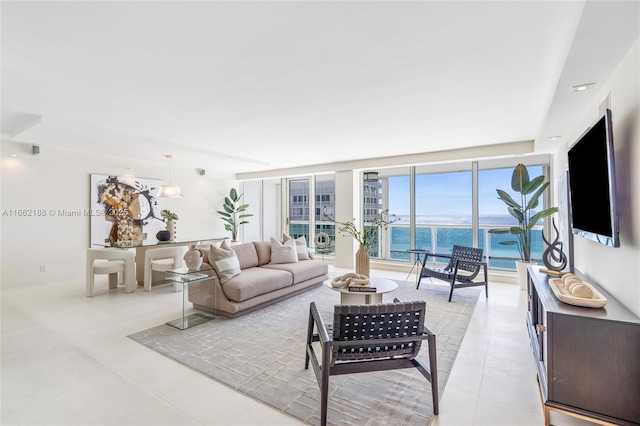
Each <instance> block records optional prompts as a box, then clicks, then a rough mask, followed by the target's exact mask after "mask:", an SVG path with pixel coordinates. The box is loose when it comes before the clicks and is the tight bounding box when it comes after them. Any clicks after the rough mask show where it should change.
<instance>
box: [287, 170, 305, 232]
mask: <svg viewBox="0 0 640 426" xmlns="http://www.w3.org/2000/svg"><path fill="white" fill-rule="evenodd" d="M287 222H288V225H289V226H288V228H289V235H290V236H291V237H293V238H298V237H302V236H304V237H305V238H306V239H307V241H309V179H308V178H306V179H295V180H294V179H292V180H290V181H289V218H288V221H287Z"/></svg>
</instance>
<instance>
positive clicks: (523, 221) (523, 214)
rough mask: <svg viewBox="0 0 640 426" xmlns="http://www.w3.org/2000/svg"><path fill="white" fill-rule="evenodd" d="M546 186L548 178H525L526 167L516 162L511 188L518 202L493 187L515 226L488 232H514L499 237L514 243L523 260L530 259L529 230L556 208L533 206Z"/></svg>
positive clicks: (526, 176) (526, 173) (510, 243)
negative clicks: (511, 238) (517, 197)
mask: <svg viewBox="0 0 640 426" xmlns="http://www.w3.org/2000/svg"><path fill="white" fill-rule="evenodd" d="M548 187H549V182H545V181H544V176H538V177H536V178H534V179H529V171H528V170H527V167H526V166H525V165H524V164H518V165H517V166H516V167H515V169H514V170H513V174H512V175H511V189H512V190H513V191H515V192H517V193H518V194H520V200H519V202H518V201H516V200H514V199H513V198H512V197H511V195H509V194H508V193H507V192H506V191H503V190H501V189H496V191H497V192H498V198H499V199H500V200H502V201H503V202H504V203H505V204H506V205H507V209H508V210H509V214H511V216H513V217H515V218H516V220H517V221H518V226H512V227H510V228H496V229H490V230H489V232H490V233H492V234H508V233H511V235H513V236H515V237H516V239H515V240H509V241H502V242H500V244H502V245H514V244H517V245H518V250H519V252H520V259H521V260H522V261H524V262H530V261H531V231H532V229H533V228H534V227H535V226H536V223H538V221H539V220H540V219H543V218H545V217H547V216H551V215H552V214H554V213H556V212H557V211H558V208H557V207H550V208H547V209H544V210H541V211H539V212H535V209H536V208H537V207H538V205H539V204H540V196H541V195H542V194H543V193H544V191H545V190H546V189H547V188H548Z"/></svg>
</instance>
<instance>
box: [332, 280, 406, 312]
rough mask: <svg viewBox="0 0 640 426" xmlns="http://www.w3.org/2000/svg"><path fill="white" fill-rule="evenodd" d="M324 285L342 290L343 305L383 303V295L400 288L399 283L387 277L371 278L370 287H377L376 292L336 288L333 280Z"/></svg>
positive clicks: (341, 300) (335, 289) (341, 302)
mask: <svg viewBox="0 0 640 426" xmlns="http://www.w3.org/2000/svg"><path fill="white" fill-rule="evenodd" d="M324 285H325V286H327V287H329V288H330V289H331V290H334V291H338V292H340V304H341V305H363V304H367V305H368V304H370V303H382V295H383V294H384V293H389V292H391V291H394V290H395V289H397V288H398V283H396V282H395V281H392V280H388V279H386V278H376V277H372V278H369V287H375V288H376V292H375V293H374V292H370V293H369V292H355V291H349V289H348V288H347V287H344V288H336V287H333V286H331V280H326V281H324Z"/></svg>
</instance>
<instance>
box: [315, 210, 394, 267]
mask: <svg viewBox="0 0 640 426" xmlns="http://www.w3.org/2000/svg"><path fill="white" fill-rule="evenodd" d="M324 217H325V218H326V219H327V220H329V221H331V222H333V223H335V224H337V225H338V232H339V233H340V234H342V235H351V236H352V237H353V238H354V239H355V240H356V241H357V242H358V243H360V249H359V250H358V251H357V253H356V273H357V274H360V275H365V276H367V277H369V271H370V258H369V248H370V246H372V245H373V244H374V243H376V242H377V241H378V230H386V229H387V228H388V227H389V225H390V224H392V223H394V222H397V221H398V220H400V218H396V215H394V214H391V215H390V214H389V210H383V211H382V212H380V214H378V215H376V216H374V217H373V218H372V219H370V220H368V221H365V223H364V227H363V229H362V230H361V231H360V230H358V228H357V227H356V225H355V221H356V219H355V218H354V219H353V220H352V221H350V222H338V221H336V220H335V219H334V218H333V217H331V216H330V215H328V214H326V213H325V214H324Z"/></svg>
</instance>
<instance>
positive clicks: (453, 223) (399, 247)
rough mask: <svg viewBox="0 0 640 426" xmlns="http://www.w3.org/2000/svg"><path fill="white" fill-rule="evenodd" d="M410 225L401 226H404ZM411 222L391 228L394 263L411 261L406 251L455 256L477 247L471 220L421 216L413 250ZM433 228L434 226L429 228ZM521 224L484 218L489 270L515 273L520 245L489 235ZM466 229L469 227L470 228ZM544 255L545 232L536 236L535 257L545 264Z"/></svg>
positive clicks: (483, 239) (509, 237) (480, 238)
mask: <svg viewBox="0 0 640 426" xmlns="http://www.w3.org/2000/svg"><path fill="white" fill-rule="evenodd" d="M403 222H404V224H406V226H401V225H400V224H402V223H403ZM408 224H409V219H408V218H404V217H402V218H401V219H400V221H398V222H396V223H394V224H393V225H392V226H391V228H390V231H391V252H392V256H391V257H392V259H395V260H410V256H409V254H407V253H403V252H404V251H406V250H408V249H410V248H417V249H423V250H429V251H431V252H434V253H443V254H447V253H451V251H452V250H453V245H454V244H457V245H464V246H473V230H472V228H471V218H470V217H452V216H421V217H420V216H419V217H417V218H416V224H417V227H416V244H415V247H411V235H410V229H409V226H408ZM426 224H429V225H431V226H426ZM515 224H517V223H516V221H515V219H514V218H513V217H511V216H505V215H496V216H483V217H480V225H481V229H480V230H479V232H478V246H479V247H481V248H483V249H484V254H485V256H486V255H488V256H489V267H490V268H497V269H505V270H515V260H516V259H520V254H519V252H518V246H517V245H502V244H500V243H501V242H502V241H509V240H513V239H514V238H515V237H514V236H513V235H511V234H489V233H488V232H487V231H488V229H490V228H492V227H497V226H512V225H515ZM464 225H469V226H468V227H466V226H464ZM543 251H544V242H543V240H542V230H541V229H540V230H534V231H533V232H532V246H531V257H532V259H533V260H536V261H538V262H541V260H542V253H543Z"/></svg>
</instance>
